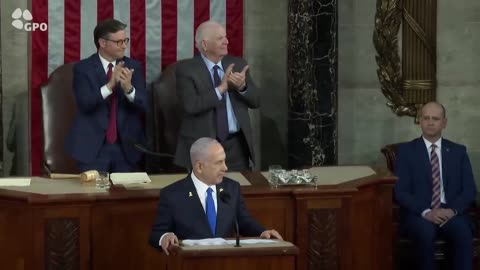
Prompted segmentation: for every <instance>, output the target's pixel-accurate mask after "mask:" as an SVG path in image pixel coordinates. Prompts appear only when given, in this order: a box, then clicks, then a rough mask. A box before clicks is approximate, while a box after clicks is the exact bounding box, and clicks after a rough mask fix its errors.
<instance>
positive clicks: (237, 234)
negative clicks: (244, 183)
mask: <svg viewBox="0 0 480 270" xmlns="http://www.w3.org/2000/svg"><path fill="white" fill-rule="evenodd" d="M220 200H221V201H222V202H224V203H226V204H228V205H230V194H228V192H227V191H224V192H221V193H220ZM234 247H241V246H240V229H239V228H238V220H237V214H236V213H235V245H234Z"/></svg>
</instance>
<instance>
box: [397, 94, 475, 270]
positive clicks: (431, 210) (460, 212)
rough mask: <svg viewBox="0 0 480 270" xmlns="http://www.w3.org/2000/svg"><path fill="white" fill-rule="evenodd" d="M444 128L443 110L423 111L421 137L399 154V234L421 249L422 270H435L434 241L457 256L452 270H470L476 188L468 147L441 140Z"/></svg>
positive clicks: (432, 107) (435, 105) (433, 104)
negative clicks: (448, 246) (442, 239)
mask: <svg viewBox="0 0 480 270" xmlns="http://www.w3.org/2000/svg"><path fill="white" fill-rule="evenodd" d="M446 124H447V118H446V112H445V108H444V107H443V106H442V105H441V104H439V103H436V102H430V103H427V104H425V105H424V106H423V108H422V113H421V118H420V127H421V128H422V137H420V138H417V139H415V140H413V141H411V142H408V143H405V144H402V145H401V146H400V147H399V148H398V152H397V159H396V167H395V173H396V174H397V176H398V181H397V183H396V185H395V190H394V192H395V199H396V201H397V203H398V205H399V206H400V209H401V221H400V222H401V224H400V228H401V230H402V231H404V232H405V233H406V235H407V236H408V237H409V238H411V239H412V240H413V241H414V242H415V247H417V248H418V250H417V252H416V254H417V255H418V260H417V261H418V262H419V265H418V266H419V267H418V269H422V270H429V269H435V261H434V241H435V238H436V237H437V236H438V235H442V236H444V237H445V238H446V239H447V240H448V241H449V242H450V244H451V246H452V248H453V251H454V254H453V255H454V256H453V263H454V266H453V269H456V270H462V269H464V270H467V269H468V270H471V269H472V268H473V266H472V264H473V246H472V239H473V236H472V223H471V221H470V220H469V218H468V216H467V215H466V213H465V212H466V210H467V208H468V207H469V206H470V205H471V204H472V202H473V201H474V199H475V196H476V188H475V182H474V180H473V173H472V167H471V165H470V160H469V158H468V155H467V151H466V148H465V146H463V145H459V144H456V143H453V142H451V141H449V140H446V139H444V138H442V130H443V129H444V128H445V127H446Z"/></svg>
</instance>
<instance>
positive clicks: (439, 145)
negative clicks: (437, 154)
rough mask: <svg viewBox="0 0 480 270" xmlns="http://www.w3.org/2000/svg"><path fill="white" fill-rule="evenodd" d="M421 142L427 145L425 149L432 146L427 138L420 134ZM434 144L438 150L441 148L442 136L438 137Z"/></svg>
mask: <svg viewBox="0 0 480 270" xmlns="http://www.w3.org/2000/svg"><path fill="white" fill-rule="evenodd" d="M422 139H423V142H424V143H425V146H426V147H427V150H431V149H430V148H431V147H432V144H433V143H431V142H430V141H429V140H427V139H425V137H423V136H422ZM435 145H436V146H437V148H438V150H441V149H442V137H440V138H439V139H438V140H437V141H436V142H435Z"/></svg>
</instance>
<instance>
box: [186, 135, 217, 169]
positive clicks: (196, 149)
mask: <svg viewBox="0 0 480 270" xmlns="http://www.w3.org/2000/svg"><path fill="white" fill-rule="evenodd" d="M216 143H218V142H217V140H215V139H212V138H209V137H203V138H200V139H198V140H196V141H195V142H194V143H193V144H192V147H190V160H191V161H192V166H195V162H197V161H205V159H207V157H208V154H209V153H208V149H209V148H210V146H211V145H213V144H216Z"/></svg>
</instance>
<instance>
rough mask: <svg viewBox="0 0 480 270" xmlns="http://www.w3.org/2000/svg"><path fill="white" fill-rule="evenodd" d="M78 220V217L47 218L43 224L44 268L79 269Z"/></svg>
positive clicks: (59, 269)
mask: <svg viewBox="0 0 480 270" xmlns="http://www.w3.org/2000/svg"><path fill="white" fill-rule="evenodd" d="M79 252H80V222H79V220H78V219H71V218H53V219H48V220H47V224H46V226H45V269H48V270H77V269H80V253H79Z"/></svg>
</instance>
